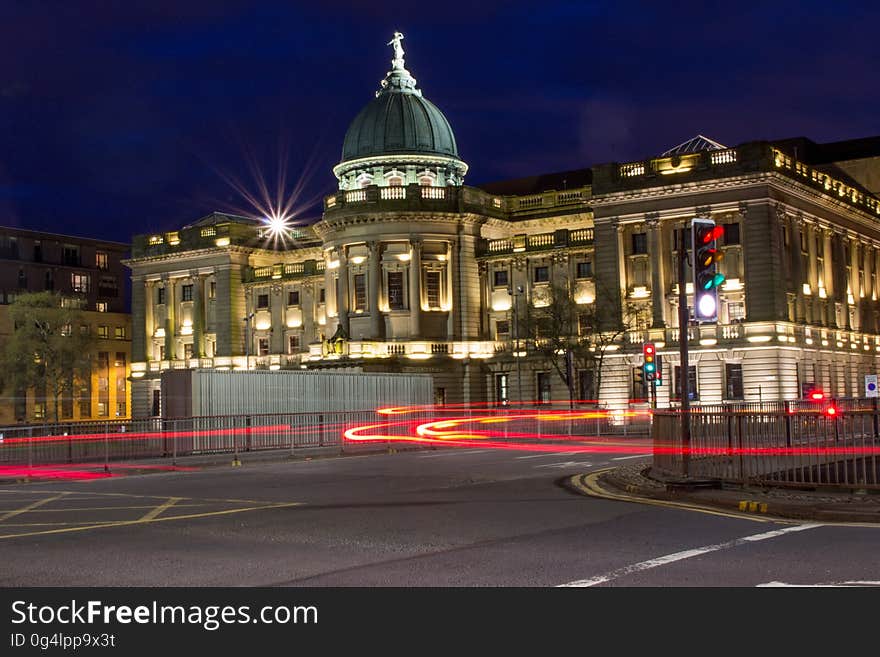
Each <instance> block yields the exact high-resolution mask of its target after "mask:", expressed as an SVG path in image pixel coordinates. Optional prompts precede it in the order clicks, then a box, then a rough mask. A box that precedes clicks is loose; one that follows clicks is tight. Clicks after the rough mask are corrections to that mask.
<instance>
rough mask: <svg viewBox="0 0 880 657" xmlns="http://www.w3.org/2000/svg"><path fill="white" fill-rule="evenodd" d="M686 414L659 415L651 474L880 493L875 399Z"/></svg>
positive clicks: (702, 410)
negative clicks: (686, 436) (686, 422)
mask: <svg viewBox="0 0 880 657" xmlns="http://www.w3.org/2000/svg"><path fill="white" fill-rule="evenodd" d="M681 420H682V418H681V413H680V412H679V411H667V410H663V411H655V413H654V422H653V429H652V436H653V443H654V468H656V469H657V470H658V471H660V472H662V473H665V474H668V475H674V476H681V477H686V478H701V479H703V478H705V479H716V480H719V481H727V482H735V483H738V484H742V485H747V484H759V485H777V486H801V487H804V486H806V487H817V486H833V487H843V488H850V489H868V488H873V489H880V410H878V406H877V400H876V399H837V400H825V401H819V402H811V401H785V402H763V403H761V402H753V403H742V404H730V405H724V406H702V407H697V408H692V409H691V412H690V427H691V439H690V447H689V449H685V446H684V445H683V444H682V441H681Z"/></svg>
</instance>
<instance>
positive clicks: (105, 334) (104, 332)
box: [98, 326, 110, 338]
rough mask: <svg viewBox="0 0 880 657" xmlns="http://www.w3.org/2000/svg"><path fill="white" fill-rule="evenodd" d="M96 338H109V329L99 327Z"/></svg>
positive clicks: (107, 327)
mask: <svg viewBox="0 0 880 657" xmlns="http://www.w3.org/2000/svg"><path fill="white" fill-rule="evenodd" d="M98 337H99V338H109V337H110V327H109V326H99V327H98Z"/></svg>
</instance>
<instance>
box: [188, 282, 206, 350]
mask: <svg viewBox="0 0 880 657" xmlns="http://www.w3.org/2000/svg"><path fill="white" fill-rule="evenodd" d="M190 277H191V279H192V286H193V297H192V299H193V308H192V340H193V341H192V355H193V358H201V357H202V355H203V354H204V349H203V348H202V335H203V331H204V326H205V322H204V319H203V317H202V315H203V314H204V312H203V310H202V306H203V305H204V304H203V303H202V285H203V284H204V280H205V279H204V277H202V276H199V272H197V271H192V272H190Z"/></svg>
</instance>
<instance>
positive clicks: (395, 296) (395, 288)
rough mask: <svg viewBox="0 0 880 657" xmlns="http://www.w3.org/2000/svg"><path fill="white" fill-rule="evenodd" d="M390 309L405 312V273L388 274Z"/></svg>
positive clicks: (392, 272) (391, 272)
mask: <svg viewBox="0 0 880 657" xmlns="http://www.w3.org/2000/svg"><path fill="white" fill-rule="evenodd" d="M388 307H389V308H390V309H391V310H403V308H404V303H403V272H402V271H390V272H388Z"/></svg>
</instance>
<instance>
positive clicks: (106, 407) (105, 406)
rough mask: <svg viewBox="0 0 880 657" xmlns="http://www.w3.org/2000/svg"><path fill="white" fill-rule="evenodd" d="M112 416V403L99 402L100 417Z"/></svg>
mask: <svg viewBox="0 0 880 657" xmlns="http://www.w3.org/2000/svg"><path fill="white" fill-rule="evenodd" d="M109 416H110V404H109V403H108V402H105V401H99V402H98V417H109Z"/></svg>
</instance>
